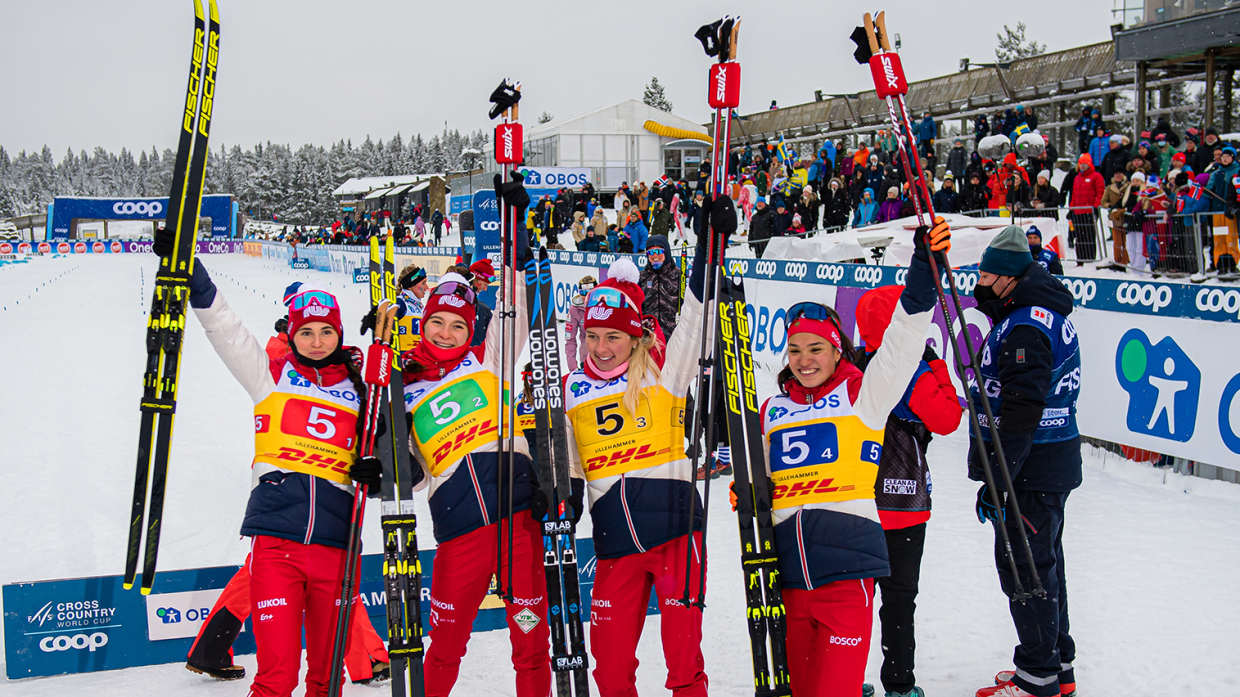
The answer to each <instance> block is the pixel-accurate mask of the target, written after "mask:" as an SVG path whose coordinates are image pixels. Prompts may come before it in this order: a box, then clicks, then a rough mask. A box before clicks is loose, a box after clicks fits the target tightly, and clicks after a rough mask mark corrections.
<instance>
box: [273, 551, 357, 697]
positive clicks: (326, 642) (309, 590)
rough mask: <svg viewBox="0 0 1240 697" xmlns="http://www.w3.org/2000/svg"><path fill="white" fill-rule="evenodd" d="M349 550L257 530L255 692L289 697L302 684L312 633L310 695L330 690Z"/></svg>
mask: <svg viewBox="0 0 1240 697" xmlns="http://www.w3.org/2000/svg"><path fill="white" fill-rule="evenodd" d="M344 556H345V551H344V550H343V549H336V548H334V547H327V546H324V545H303V544H301V543H299V542H293V541H292V540H283V539H280V538H277V537H267V536H265V535H257V536H255V537H254V546H253V549H252V551H251V552H250V565H249V566H250V600H251V604H250V608H251V609H250V612H251V613H252V617H253V623H252V624H253V626H254V641H255V643H256V644H257V645H258V673H257V674H256V675H255V676H254V684H253V685H251V686H250V696H251V697H287V695H291V694H292V692H293V688H295V687H296V686H297V673H298V671H299V669H300V668H301V643H302V642H301V635H302V629H303V627H304V629H305V633H306V695H307V697H320V696H322V695H326V694H327V687H328V683H329V682H330V679H331V658H332V641H333V640H334V638H335V637H334V634H335V629H336V611H337V602H338V601H339V599H340V580H341V579H340V571H341V569H343V568H344Z"/></svg>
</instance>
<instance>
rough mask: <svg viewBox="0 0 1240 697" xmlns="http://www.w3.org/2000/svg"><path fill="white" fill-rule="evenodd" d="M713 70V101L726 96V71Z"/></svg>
mask: <svg viewBox="0 0 1240 697" xmlns="http://www.w3.org/2000/svg"><path fill="white" fill-rule="evenodd" d="M714 72H715V101H716V102H722V101H723V100H724V99H726V98H727V96H728V71H726V70H716V71H714Z"/></svg>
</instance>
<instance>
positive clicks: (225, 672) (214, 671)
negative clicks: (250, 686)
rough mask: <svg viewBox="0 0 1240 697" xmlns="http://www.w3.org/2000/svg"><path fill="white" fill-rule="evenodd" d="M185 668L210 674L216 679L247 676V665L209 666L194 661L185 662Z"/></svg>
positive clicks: (202, 673) (192, 671)
mask: <svg viewBox="0 0 1240 697" xmlns="http://www.w3.org/2000/svg"><path fill="white" fill-rule="evenodd" d="M185 669H186V670H188V671H190V672H191V673H198V674H199V675H209V676H211V677H213V678H215V679H216V680H241V679H243V678H244V677H245V666H236V665H233V666H224V667H223V668H208V667H207V666H200V665H195V664H194V663H193V662H192V661H186V662H185Z"/></svg>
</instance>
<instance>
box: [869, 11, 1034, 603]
mask: <svg viewBox="0 0 1240 697" xmlns="http://www.w3.org/2000/svg"><path fill="white" fill-rule="evenodd" d="M875 24H877V25H878V35H877V38H876V36H875V31H874V25H875ZM865 28H866V37H867V39H868V40H869V43H870V49H871V51H872V53H873V54H874V58H877V59H878V60H879V63H880V66H881V68H882V69H881V70H875V71H874V74H875V87H876V89H877V91H878V93H879V95H880V96H884V97H885V98H886V101H887V112H888V115H889V116H890V118H891V125H892V128H894V129H896V130H897V132H898V133H897V138H896V142H897V144H898V146H899V150H900V160H901V163H902V164H903V166H904V171H905V176H906V177H907V178H908V180H909V189H910V191H909V193H910V196H911V198H912V199H913V207H914V208H915V209H916V211H917V219H918V223H919V224H920V225H924V226H928V224H933V222H934V209H933V208H932V204H931V201H930V196H929V187H928V185H927V184H926V181H925V174H924V173H923V172H922V171H921V161H920V158H919V157H918V155H917V153H916V151H915V150H914V151H913V152H912V153H911V155H910V153H909V149H908V148H907V147H906V144H905V141H904V138H905V137H909V138H911V137H912V127H911V125H910V123H909V117H908V110H907V109H906V108H905V106H904V98H903V92H902V91H900V88H899V86H901V85H903V89H904V90H907V83H906V82H905V81H904V74H903V69H902V67H901V66H900V62H899V60H898V58H897V57H895V56H894V54H892V53H890V50H891V49H890V44H889V43H888V40H887V28H886V22H885V18H884V16H883V13H882V12H880V13H879V14H878V17H877V19H876V21H874V20H872V19H871V17H870V14H869V13H866V15H865ZM880 42H881V50H880V46H879V44H880ZM874 58H872V59H871V61H873V60H874ZM884 59H885V60H884ZM871 65H873V62H872V63H871ZM880 73H881V74H889V75H893V76H896V77H898V79H897V80H894V81H893V82H894V84H893V82H887V83H884V82H882V81H880V80H879V79H878V77H877V76H878V75H879V74H880ZM893 97H894V99H893ZM896 101H898V103H899V107H900V114H899V115H898V114H897V112H896ZM900 131H903V132H902V133H901V132H900ZM910 159H911V162H910ZM914 166H915V167H916V172H915V173H914V172H913V171H912V168H913V167H914ZM920 194H924V195H925V211H923V208H922V201H921V200H920ZM942 258H943V264H944V266H945V267H946V277H947V279H946V280H947V284H948V288H949V289H950V291H951V296H952V304H953V305H954V306H955V309H956V316H957V317H958V318H959V319H960V321H961V325H962V327H963V328H964V331H963V332H962V333H963V335H964V343H965V348H966V350H967V351H968V366H969V369H970V370H972V371H973V377H974V379H975V380H980V377H979V376H980V375H981V372H980V367H979V366H978V364H977V356H976V354H975V353H974V350H973V340H972V337H971V336H970V335H969V328H968V323H967V321H965V319H964V310H963V308H962V306H961V303H960V295H959V293H958V292H957V290H956V282H955V276H954V275H953V274H952V273H951V266H950V264H949V263H948V261H947V255H946V254H942ZM929 260H930V270H931V273H932V274H933V275H934V277H935V278H936V279H937V282H936V283H935V293H936V294H937V295H938V298H939V305H940V309H941V310H942V312H943V318H944V321H945V322H946V323H947V327H948V332H947V336H948V339H949V341H950V343H951V345H952V352H953V356H954V358H955V360H956V370H957V374H958V376H959V378H960V382H961V385H962V386H964V387H965V388H967V387H968V385H969V382H968V379H967V376H966V374H965V372H964V365H965V363H966V361H965V360H964V358H963V357H962V356H961V352H960V347H959V345H958V342H957V340H956V335H955V332H954V323H953V322H952V319H951V315H950V313H949V311H948V305H947V299H946V297H945V295H944V293H943V288H942V281H943V276H942V275H940V272H939V268H938V263H937V260H936V259H935V255H934V254H933V253H931V254H929ZM978 393H979V395H980V396H981V401H982V409H983V411H984V412H985V414H986V418H987V422H988V425H989V427H990V432H991V439H992V441H993V443H994V446H995V459H996V460H997V461H998V464H999V471H1000V474H1002V475H1003V482H1004V485H1005V486H1006V487H1007V491H1008V492H1009V494H1011V493H1012V492H1013V485H1012V477H1011V470H1010V469H1009V468H1008V465H1007V458H1006V457H1005V454H1004V452H1003V445H1002V443H1000V441H999V430H998V426H997V425H996V424H995V419H994V413H993V411H992V410H991V406H990V398H989V396H988V395H987V394H986V391H985V389H979V390H978ZM966 402H967V407H968V410H969V419H970V421H971V422H972V428H973V431H974V437H975V438H977V440H978V443H979V444H983V443H984V442H985V441H984V440H983V438H982V431H981V424H980V422H979V419H978V416H977V409H976V406H975V405H974V404H973V400H972V399H968V400H966ZM978 451H979V457H980V458H981V462H982V475H983V478H984V479H985V480H986V484H987V487H988V488H989V489H990V492H991V499H992V502H993V503H994V504H995V507H996V508H998V509H1000V510H1002V509H1003V508H1004V505H1003V501H1001V500H1000V497H999V492H998V490H997V489H996V487H995V486H994V473H993V472H992V470H991V466H990V458H989V456H988V454H987V453H986V448H985V447H984V445H983V446H982V447H979V448H978ZM1008 500H1009V502H1010V503H1011V505H1012V512H1013V515H1014V516H1015V518H1016V519H1017V520H1019V519H1021V517H1022V516H1021V513H1020V505H1019V504H1018V503H1017V501H1016V498H1015V496H1014V495H1010V496H1009V497H1008ZM995 526H996V527H997V529H998V531H999V537H1000V539H1001V542H1002V543H1003V546H1004V550H1005V552H1006V554H1007V556H1008V561H1009V563H1010V564H1011V570H1012V579H1013V584H1014V588H1013V592H1012V599H1013V600H1019V601H1021V602H1024V601H1025V600H1026V599H1027V598H1028V597H1029V594H1028V593H1027V592H1026V591H1025V589H1024V586H1023V584H1022V583H1021V580H1020V574H1019V572H1018V569H1017V566H1016V559H1015V556H1014V555H1013V552H1012V543H1011V539H1010V537H1009V535H1008V531H1007V527H1006V525H1005V524H1004V522H1002V521H998V520H996V521H995ZM1016 528H1017V533H1018V536H1019V538H1020V541H1021V543H1022V546H1023V547H1024V551H1025V557H1026V560H1027V561H1028V563H1029V567H1030V573H1031V576H1032V577H1033V586H1034V589H1033V594H1034V595H1037V596H1038V597H1046V590H1045V589H1044V588H1043V587H1042V581H1041V579H1040V578H1039V577H1038V575H1037V573H1036V569H1037V565H1036V562H1035V561H1034V558H1033V549H1032V548H1031V547H1030V545H1029V538H1028V536H1027V535H1026V534H1025V529H1024V527H1023V526H1021V525H1017V526H1016Z"/></svg>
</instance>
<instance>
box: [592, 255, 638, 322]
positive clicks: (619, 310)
mask: <svg viewBox="0 0 1240 697" xmlns="http://www.w3.org/2000/svg"><path fill="white" fill-rule="evenodd" d="M638 278H639V275H638V272H637V266H636V265H635V264H633V262H632V261H630V260H629V259H628V258H626V257H622V258H620V259H617V260H615V261H613V262H612V263H611V266H610V267H609V268H608V269H607V280H605V281H603V282H602V283H600V284H598V286H597V287H596V288H595V289H594V290H592V291H590V294H589V295H587V296H586V318H585V322H584V325H585V328H586V329H594V328H599V329H615V330H616V331H621V332H624V333H625V334H628V335H629V336H634V337H640V336H641V335H642V314H641V307H642V304H643V303H644V302H646V294H645V293H644V292H643V291H642V289H641V286H639V285H637V280H638ZM608 289H614V290H611V291H608ZM616 290H618V291H620V293H621V294H623V295H624V297H625V298H626V299H627V301H628V302H625V303H623V304H624V307H612V306H610V305H607V304H605V303H604V302H603V301H602V297H603V296H604V295H607V294H609V292H612V293H614V291H616Z"/></svg>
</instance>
